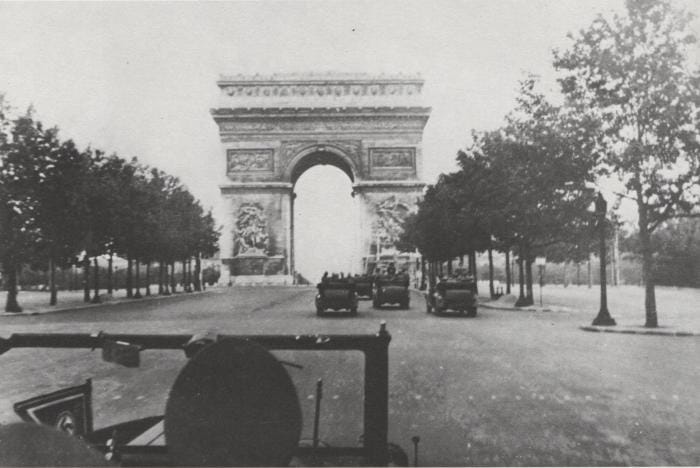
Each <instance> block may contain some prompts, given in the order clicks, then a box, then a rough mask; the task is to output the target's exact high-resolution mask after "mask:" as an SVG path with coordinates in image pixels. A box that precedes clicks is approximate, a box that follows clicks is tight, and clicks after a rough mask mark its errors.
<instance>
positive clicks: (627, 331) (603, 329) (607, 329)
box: [579, 325, 700, 336]
mask: <svg viewBox="0 0 700 468" xmlns="http://www.w3.org/2000/svg"><path fill="white" fill-rule="evenodd" d="M579 328H580V329H581V330H583V331H587V332H596V333H622V334H626V335H656V336H700V333H696V332H690V331H670V330H669V331H662V330H637V329H634V328H610V327H596V326H592V325H585V326H581V327H579Z"/></svg>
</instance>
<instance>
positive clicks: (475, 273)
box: [469, 250, 479, 294]
mask: <svg viewBox="0 0 700 468" xmlns="http://www.w3.org/2000/svg"><path fill="white" fill-rule="evenodd" d="M469 263H471V269H472V275H473V276H474V292H476V294H479V272H478V271H477V269H476V251H475V250H472V251H471V252H469Z"/></svg>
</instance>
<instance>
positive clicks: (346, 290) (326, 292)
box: [315, 281, 357, 317]
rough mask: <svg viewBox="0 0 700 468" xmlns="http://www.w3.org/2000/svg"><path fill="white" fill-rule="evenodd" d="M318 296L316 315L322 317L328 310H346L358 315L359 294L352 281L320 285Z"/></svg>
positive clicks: (322, 283)
mask: <svg viewBox="0 0 700 468" xmlns="http://www.w3.org/2000/svg"><path fill="white" fill-rule="evenodd" d="M316 287H317V288H318V294H316V301H315V302H316V315H318V316H319V317H320V316H322V315H323V314H324V313H325V312H326V311H327V310H336V311H337V310H343V309H344V310H346V311H348V312H350V313H351V314H352V315H356V314H357V294H356V293H355V283H354V282H351V281H327V282H321V283H318V285H317V286H316Z"/></svg>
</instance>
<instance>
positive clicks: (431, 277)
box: [428, 261, 437, 291]
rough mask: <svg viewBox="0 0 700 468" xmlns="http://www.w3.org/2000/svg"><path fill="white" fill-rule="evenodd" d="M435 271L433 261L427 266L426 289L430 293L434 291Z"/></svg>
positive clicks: (435, 266)
mask: <svg viewBox="0 0 700 468" xmlns="http://www.w3.org/2000/svg"><path fill="white" fill-rule="evenodd" d="M436 270H437V265H436V262H435V261H432V262H430V265H428V287H429V288H430V290H431V291H432V290H433V289H435V284H436V283H437V280H436V278H435V273H436Z"/></svg>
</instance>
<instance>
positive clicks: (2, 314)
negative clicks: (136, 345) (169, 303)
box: [0, 289, 213, 317]
mask: <svg viewBox="0 0 700 468" xmlns="http://www.w3.org/2000/svg"><path fill="white" fill-rule="evenodd" d="M211 292H213V291H212V289H207V290H206V291H196V292H190V293H175V294H170V295H168V296H165V295H157V294H155V295H152V296H143V297H141V298H140V299H133V298H132V299H127V298H121V299H117V300H114V301H105V302H100V303H98V304H80V305H74V306H71V307H61V308H57V309H47V310H35V311H26V312H0V317H30V316H36V315H46V314H56V313H61V312H75V311H79V310H85V309H95V308H99V307H109V306H115V305H121V304H134V303H141V302H150V301H155V300H162V299H172V298H175V297H191V296H198V295H201V294H207V293H211Z"/></svg>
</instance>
